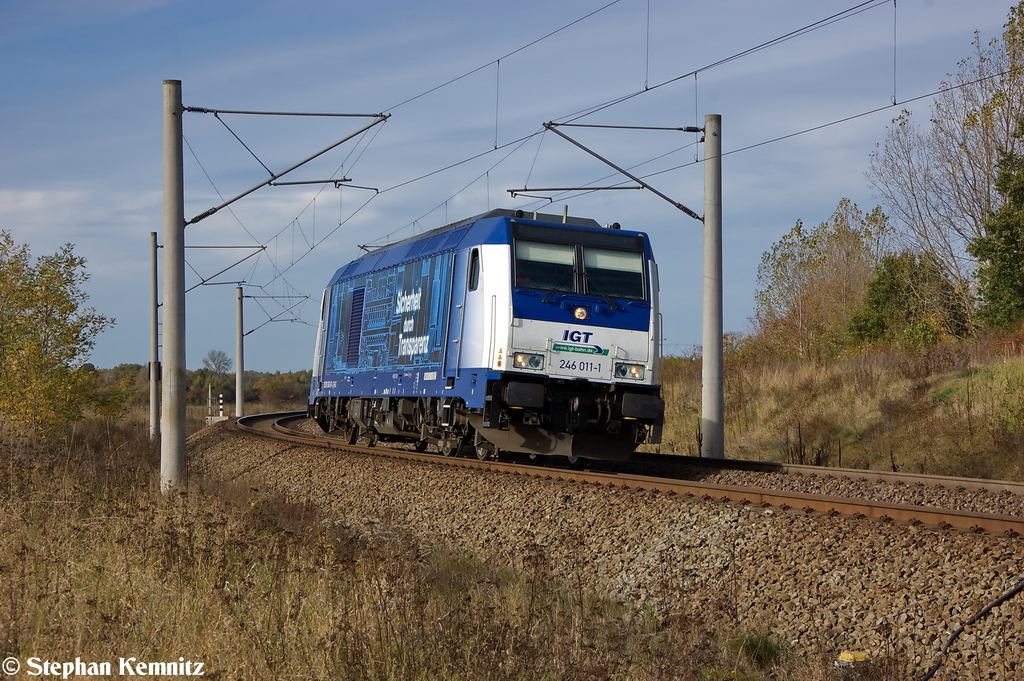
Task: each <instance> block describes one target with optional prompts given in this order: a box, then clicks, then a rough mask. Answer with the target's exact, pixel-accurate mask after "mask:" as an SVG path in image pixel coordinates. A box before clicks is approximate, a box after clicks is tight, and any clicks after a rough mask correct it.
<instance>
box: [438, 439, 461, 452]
mask: <svg viewBox="0 0 1024 681" xmlns="http://www.w3.org/2000/svg"><path fill="white" fill-rule="evenodd" d="M438 449H440V450H441V454H443V455H444V456H452V455H453V454H455V452H457V451H458V450H459V446H458V444H455V445H453V444H452V441H451V440H441V445H440V446H439V447H438Z"/></svg>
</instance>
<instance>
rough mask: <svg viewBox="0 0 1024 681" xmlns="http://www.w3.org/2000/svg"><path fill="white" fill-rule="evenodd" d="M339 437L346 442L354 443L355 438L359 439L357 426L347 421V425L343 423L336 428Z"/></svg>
mask: <svg viewBox="0 0 1024 681" xmlns="http://www.w3.org/2000/svg"><path fill="white" fill-rule="evenodd" d="M338 433H339V437H340V438H341V440H342V441H343V442H345V443H346V444H350V445H354V444H355V443H356V440H358V439H359V426H357V425H356V424H354V423H351V422H349V423H348V425H344V426H342V427H341V428H339V429H338Z"/></svg>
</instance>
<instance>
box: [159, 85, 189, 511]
mask: <svg viewBox="0 0 1024 681" xmlns="http://www.w3.org/2000/svg"><path fill="white" fill-rule="evenodd" d="M181 115H182V107H181V81H180V80H165V81H164V367H163V368H164V371H163V377H162V378H163V405H162V407H163V409H162V411H161V427H160V430H161V435H162V437H161V440H160V491H162V492H164V493H166V492H170V491H172V490H173V489H175V488H179V487H181V486H183V485H184V484H185V390H186V387H187V386H186V385H185V190H184V184H185V179H184V170H183V162H182V144H181V134H182V129H181Z"/></svg>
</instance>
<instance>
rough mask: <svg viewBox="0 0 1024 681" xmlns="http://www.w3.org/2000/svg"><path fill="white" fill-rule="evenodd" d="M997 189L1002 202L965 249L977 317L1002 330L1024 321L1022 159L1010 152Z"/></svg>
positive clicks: (1020, 133) (1022, 132) (1001, 164)
mask: <svg viewBox="0 0 1024 681" xmlns="http://www.w3.org/2000/svg"><path fill="white" fill-rule="evenodd" d="M1021 125H1024V119H1021V121H1020V122H1019V123H1018V129H1017V132H1015V133H1014V137H1015V138H1018V139H1019V138H1020V137H1022V136H1024V130H1022V129H1021V127H1020V126H1021ZM996 188H997V189H998V190H999V193H1000V194H1002V196H1003V197H1004V198H1005V201H1004V203H1003V205H1002V206H1000V207H999V208H998V209H997V210H995V211H994V212H993V213H992V214H991V216H990V217H989V219H988V220H986V221H985V224H984V227H985V233H984V235H982V236H979V237H978V238H976V239H975V240H974V241H973V242H972V243H971V244H970V246H968V248H967V250H968V252H969V253H970V254H971V255H973V256H974V257H976V258H977V259H978V261H979V265H978V270H977V275H978V293H979V295H980V296H981V301H982V303H981V308H980V310H979V315H980V316H981V318H982V320H983V321H985V322H986V323H987V324H989V325H990V326H995V327H1004V328H1005V327H1014V326H1019V325H1020V323H1021V322H1022V321H1024V157H1022V156H1021V155H1020V154H1018V153H1016V152H1014V151H1011V150H1007V151H1004V152H1003V153H1002V155H1001V156H1000V159H999V173H998V178H997V179H996Z"/></svg>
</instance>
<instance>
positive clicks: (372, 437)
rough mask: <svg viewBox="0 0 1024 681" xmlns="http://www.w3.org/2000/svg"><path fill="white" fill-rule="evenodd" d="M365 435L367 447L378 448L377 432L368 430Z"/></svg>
mask: <svg viewBox="0 0 1024 681" xmlns="http://www.w3.org/2000/svg"><path fill="white" fill-rule="evenodd" d="M364 435H366V446H367V447H376V446H377V439H378V438H377V431H375V430H368V431H366V432H365V433H364Z"/></svg>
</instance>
